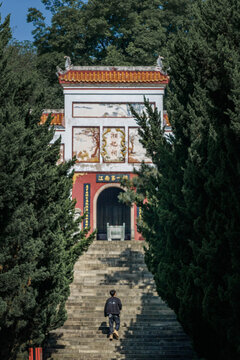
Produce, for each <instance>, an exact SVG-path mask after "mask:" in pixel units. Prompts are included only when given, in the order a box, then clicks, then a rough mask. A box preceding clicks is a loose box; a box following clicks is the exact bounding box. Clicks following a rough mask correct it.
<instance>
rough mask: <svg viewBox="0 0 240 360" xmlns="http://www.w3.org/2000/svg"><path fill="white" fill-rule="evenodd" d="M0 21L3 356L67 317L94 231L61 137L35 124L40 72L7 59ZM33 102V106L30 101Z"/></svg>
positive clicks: (38, 339)
mask: <svg viewBox="0 0 240 360" xmlns="http://www.w3.org/2000/svg"><path fill="white" fill-rule="evenodd" d="M10 36H11V34H10V28H9V17H8V18H6V20H5V21H4V22H3V23H2V24H1V25H0V78H1V84H2V86H1V89H0V104H1V106H0V168H1V172H0V357H1V359H9V360H11V359H16V355H17V353H19V352H22V351H24V350H25V349H26V348H27V347H28V346H29V345H38V346H39V345H42V344H43V342H44V339H45V337H46V335H47V334H48V332H49V331H50V330H52V329H55V328H57V327H59V326H61V325H62V324H63V322H64V321H65V319H66V311H65V302H66V299H67V297H68V295H69V285H70V283H71V282H72V280H73V266H74V263H75V262H76V260H77V258H78V257H79V255H80V254H81V253H82V252H83V251H84V250H86V249H87V248H88V245H89V244H90V242H91V240H92V236H90V237H88V238H87V237H86V231H79V224H80V221H81V218H79V219H78V220H74V201H72V200H71V198H70V192H71V187H72V176H73V172H72V171H71V169H72V166H73V165H74V161H69V162H65V163H63V164H61V165H56V163H57V160H58V158H59V148H60V139H59V140H57V141H56V142H55V143H53V144H52V145H49V144H50V142H51V141H52V139H53V135H54V129H53V128H49V124H50V119H49V120H48V122H47V123H46V124H45V125H43V126H40V125H39V119H40V116H41V109H42V105H41V103H42V100H44V99H42V95H41V93H40V91H39V90H40V89H39V88H38V87H37V86H36V84H35V82H36V81H37V80H38V78H37V73H34V72H32V73H30V72H29V71H28V70H29V69H28V67H27V69H26V70H25V71H24V69H22V71H18V70H19V69H17V70H16V69H15V68H13V67H12V64H13V63H14V62H12V61H11V60H10V59H9V48H7V45H8V41H9V39H10ZM34 103H35V104H34Z"/></svg>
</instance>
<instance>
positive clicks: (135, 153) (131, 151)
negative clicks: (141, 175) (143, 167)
mask: <svg viewBox="0 0 240 360" xmlns="http://www.w3.org/2000/svg"><path fill="white" fill-rule="evenodd" d="M142 161H145V162H152V160H151V159H150V158H148V157H147V155H146V150H145V149H144V147H143V145H142V144H141V143H140V141H139V134H138V128H137V127H129V128H128V162H129V163H140V162H142Z"/></svg>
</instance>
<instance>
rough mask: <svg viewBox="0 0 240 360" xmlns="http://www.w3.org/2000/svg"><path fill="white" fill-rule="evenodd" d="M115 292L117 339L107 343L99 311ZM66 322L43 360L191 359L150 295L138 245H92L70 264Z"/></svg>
mask: <svg viewBox="0 0 240 360" xmlns="http://www.w3.org/2000/svg"><path fill="white" fill-rule="evenodd" d="M112 288H114V289H116V291H117V296H118V297H120V298H121V301H122V303H123V310H122V313H121V327H120V331H119V334H120V339H119V340H114V341H111V342H110V341H109V339H108V338H107V333H108V325H107V318H105V317H104V315H103V308H104V305H105V301H106V299H107V298H108V297H109V291H110V290H111V289H112ZM67 311H68V320H67V321H66V323H65V324H64V326H63V327H62V328H60V329H57V330H55V331H54V332H52V333H51V336H50V339H49V343H48V348H47V356H45V357H46V359H56V360H93V359H98V360H115V359H116V360H117V359H118V360H121V359H125V360H130V359H132V360H137V359H142V360H143V359H144V360H150V359H158V360H159V359H161V360H175V359H178V360H188V359H189V360H190V359H191V360H193V359H196V357H195V356H194V353H193V351H192V348H191V344H190V342H189V339H188V338H187V336H186V335H185V334H184V332H183V330H182V328H181V326H180V324H179V323H178V322H177V320H176V316H175V314H174V313H173V311H172V310H170V309H169V308H168V307H167V305H166V304H165V303H164V302H163V301H162V300H161V299H160V298H159V296H158V295H157V293H156V291H155V285H154V281H153V278H152V275H151V274H150V273H149V272H148V270H147V268H146V265H145V263H144V255H143V242H137V241H123V242H120V241H112V242H108V241H95V242H94V243H93V244H92V245H91V246H90V248H89V250H88V252H87V253H85V254H84V255H83V256H81V257H80V259H79V260H78V262H77V263H76V265H75V277H74V282H73V283H72V285H71V295H70V297H69V299H68V301H67Z"/></svg>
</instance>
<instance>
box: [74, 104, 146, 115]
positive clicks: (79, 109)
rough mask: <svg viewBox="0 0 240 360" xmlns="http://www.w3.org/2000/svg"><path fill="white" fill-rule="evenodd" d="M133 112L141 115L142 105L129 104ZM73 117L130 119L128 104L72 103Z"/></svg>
mask: <svg viewBox="0 0 240 360" xmlns="http://www.w3.org/2000/svg"><path fill="white" fill-rule="evenodd" d="M131 105H132V106H133V108H134V110H135V111H136V112H138V113H142V111H143V110H144V108H145V106H144V104H143V103H134V104H131ZM73 117H103V118H108V117H110V118H111V117H114V118H118V117H123V118H125V117H132V114H131V110H130V104H127V103H99V104H94V103H73Z"/></svg>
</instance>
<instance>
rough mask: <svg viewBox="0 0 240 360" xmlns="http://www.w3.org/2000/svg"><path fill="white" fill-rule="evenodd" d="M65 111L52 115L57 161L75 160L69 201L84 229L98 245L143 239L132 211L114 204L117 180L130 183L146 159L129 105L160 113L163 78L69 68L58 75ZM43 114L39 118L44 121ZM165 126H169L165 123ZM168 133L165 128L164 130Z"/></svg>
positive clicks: (129, 70) (135, 70)
mask: <svg viewBox="0 0 240 360" xmlns="http://www.w3.org/2000/svg"><path fill="white" fill-rule="evenodd" d="M58 77H59V82H60V84H61V85H62V87H63V92H64V98H65V109H64V111H57V112H55V113H54V114H53V115H54V119H53V123H54V125H55V126H56V132H55V138H57V137H58V136H60V135H61V139H62V145H61V159H60V161H64V160H68V159H71V158H72V157H73V156H76V159H77V161H76V165H75V175H74V179H73V180H74V181H73V190H72V196H73V198H76V201H77V204H76V208H77V209H80V210H78V211H79V212H80V211H81V213H83V212H86V213H87V216H86V219H85V221H84V224H83V226H84V227H85V228H87V227H89V226H90V227H91V229H97V239H99V240H104V239H106V240H107V239H115V238H116V239H117V238H119V239H121V240H124V239H125V240H128V239H135V240H140V239H142V237H141V234H139V233H138V231H137V227H136V219H137V217H138V216H140V212H139V209H138V208H137V207H136V206H133V207H132V208H129V207H127V206H125V205H123V204H120V203H119V202H118V195H119V193H120V192H122V191H124V190H123V189H122V188H121V186H120V181H121V179H122V178H124V177H125V178H132V177H133V176H134V175H133V169H134V167H135V168H138V167H139V166H140V164H141V162H142V160H144V161H145V162H148V163H150V162H151V159H149V158H147V157H146V154H145V151H144V148H143V147H142V145H141V143H140V142H139V135H138V128H137V124H136V121H135V120H134V118H133V117H132V114H131V110H130V104H131V105H132V106H133V107H134V109H135V110H136V111H137V112H139V113H141V112H142V111H143V109H144V104H143V101H144V96H145V97H146V98H147V99H148V100H149V101H150V103H151V104H152V106H153V107H157V108H158V109H159V110H160V111H161V116H162V124H163V125H164V123H166V121H167V118H166V116H164V112H163V95H164V88H165V86H166V84H167V83H168V77H167V76H166V75H165V74H164V73H162V71H161V69H160V68H159V67H114V68H113V67H73V66H71V65H69V64H68V66H67V67H66V70H65V71H61V70H60V69H59V73H58ZM46 116H47V111H46V113H44V114H43V119H44V117H46ZM166 125H169V124H168V123H167V124H166ZM166 129H168V127H166Z"/></svg>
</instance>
